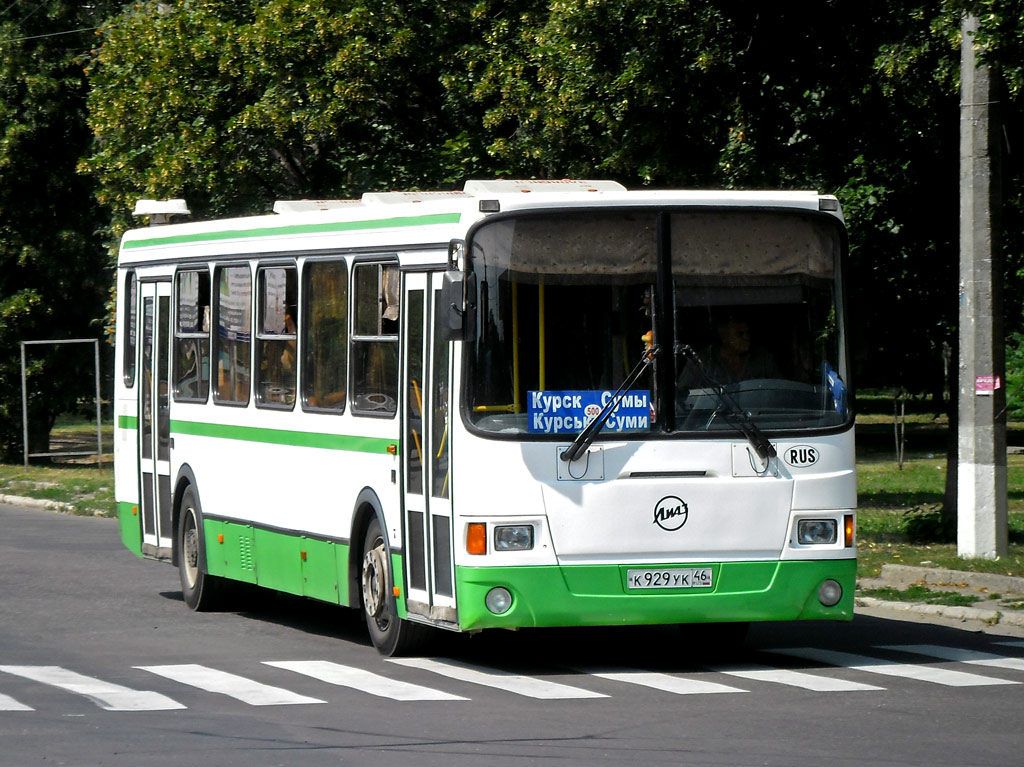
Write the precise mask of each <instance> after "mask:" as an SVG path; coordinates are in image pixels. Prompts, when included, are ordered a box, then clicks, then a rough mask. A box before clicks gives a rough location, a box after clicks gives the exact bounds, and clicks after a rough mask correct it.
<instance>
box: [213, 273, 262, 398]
mask: <svg viewBox="0 0 1024 767" xmlns="http://www.w3.org/2000/svg"><path fill="white" fill-rule="evenodd" d="M215 275H216V283H217V290H216V294H215V295H216V305H215V314H216V326H217V334H216V336H215V341H214V344H215V347H214V356H215V357H216V359H217V377H216V379H214V388H213V401H214V402H217V403H219V404H224V405H248V404H249V381H250V378H251V374H250V364H251V362H250V360H251V353H250V347H251V346H252V340H251V333H252V274H251V272H250V270H249V265H248V264H246V265H245V266H222V267H218V268H217V271H216V272H215Z"/></svg>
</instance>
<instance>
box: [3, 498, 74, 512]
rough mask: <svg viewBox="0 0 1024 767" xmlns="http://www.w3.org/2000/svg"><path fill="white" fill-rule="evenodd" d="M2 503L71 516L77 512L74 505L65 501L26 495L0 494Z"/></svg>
mask: <svg viewBox="0 0 1024 767" xmlns="http://www.w3.org/2000/svg"><path fill="white" fill-rule="evenodd" d="M0 503H6V504H9V505H11V506H28V507H30V508H33V509H46V510H48V511H57V512H61V513H63V514H69V513H71V512H73V511H74V510H75V507H74V505H73V504H70V503H64V502H63V501H47V500H45V499H43V498H29V497H28V496H24V495H2V494H0Z"/></svg>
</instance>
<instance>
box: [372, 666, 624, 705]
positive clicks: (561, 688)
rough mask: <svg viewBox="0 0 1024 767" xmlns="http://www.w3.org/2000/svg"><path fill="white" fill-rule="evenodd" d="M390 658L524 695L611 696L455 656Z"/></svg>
mask: <svg viewBox="0 0 1024 767" xmlns="http://www.w3.org/2000/svg"><path fill="white" fill-rule="evenodd" d="M387 660H388V662H389V663H396V664H398V665H399V666H406V667H408V668H417V669H422V670H424V671H432V672H434V673H435V674H440V675H441V676H446V677H449V678H451V679H458V680H459V681H461V682H470V683H472V684H479V685H483V686H485V687H493V688H495V689H498V690H504V691H505V692H511V693H515V694H516V695H524V696H526V697H528V698H541V699H544V700H568V699H577V698H607V697H608V696H607V695H604V694H602V693H599V692H592V691H591V690H583V689H580V688H579V687H571V686H569V685H567V684H560V683H559V682H549V681H547V680H544V679H535V678H534V677H529V676H522V675H520V674H512V673H510V672H508V671H500V670H498V669H494V668H488V667H485V666H474V665H471V664H469V663H461V662H459V661H454V660H441V659H437V658H388V659H387Z"/></svg>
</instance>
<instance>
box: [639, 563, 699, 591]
mask: <svg viewBox="0 0 1024 767" xmlns="http://www.w3.org/2000/svg"><path fill="white" fill-rule="evenodd" d="M626 585H627V587H628V588H631V589H709V588H711V585H712V583H711V568H710V567H694V568H681V567H674V568H663V569H660V570H655V569H643V570H627V571H626Z"/></svg>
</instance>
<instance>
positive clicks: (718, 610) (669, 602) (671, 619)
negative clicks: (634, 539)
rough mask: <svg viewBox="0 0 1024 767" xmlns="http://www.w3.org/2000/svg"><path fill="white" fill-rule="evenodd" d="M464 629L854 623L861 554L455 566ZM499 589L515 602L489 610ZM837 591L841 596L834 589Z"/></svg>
mask: <svg viewBox="0 0 1024 767" xmlns="http://www.w3.org/2000/svg"><path fill="white" fill-rule="evenodd" d="M638 569H640V570H655V569H656V570H665V571H669V573H671V571H672V570H673V569H682V570H688V571H694V570H702V569H710V570H711V577H712V585H711V586H710V587H703V588H694V587H692V586H690V587H687V588H656V589H655V588H652V589H636V588H630V587H629V581H628V579H627V572H628V571H629V570H638ZM456 571H457V572H456V583H457V584H458V586H457V588H458V615H459V627H460V628H461V629H462V630H463V631H473V630H477V629H485V628H526V627H541V626H548V627H553V626H618V625H645V624H664V623H719V622H732V621H788V620H852V619H853V596H854V594H853V592H854V587H855V582H856V573H857V561H856V560H855V559H838V560H814V561H776V562H721V563H710V564H689V563H687V564H670V565H657V566H653V567H652V566H640V565H629V566H627V565H570V566H557V565H556V566H525V567H486V568H484V567H479V568H477V567H457V568H456ZM826 581H834V582H835V583H837V584H838V585H839V586H840V587H841V589H842V593H841V596H840V597H839V601H838V602H836V603H835V604H834V605H832V606H826V605H824V604H822V602H821V599H820V597H819V589H821V587H822V584H823V583H825V582H826ZM495 588H503V589H507V591H508V593H509V594H510V595H511V606H510V607H508V609H507V610H505V611H504V612H502V613H501V614H495V613H493V612H492V611H491V610H489V609H488V608H487V604H486V598H487V595H488V593H489V592H491V591H492V589H495ZM833 593H835V592H834V591H833Z"/></svg>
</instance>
